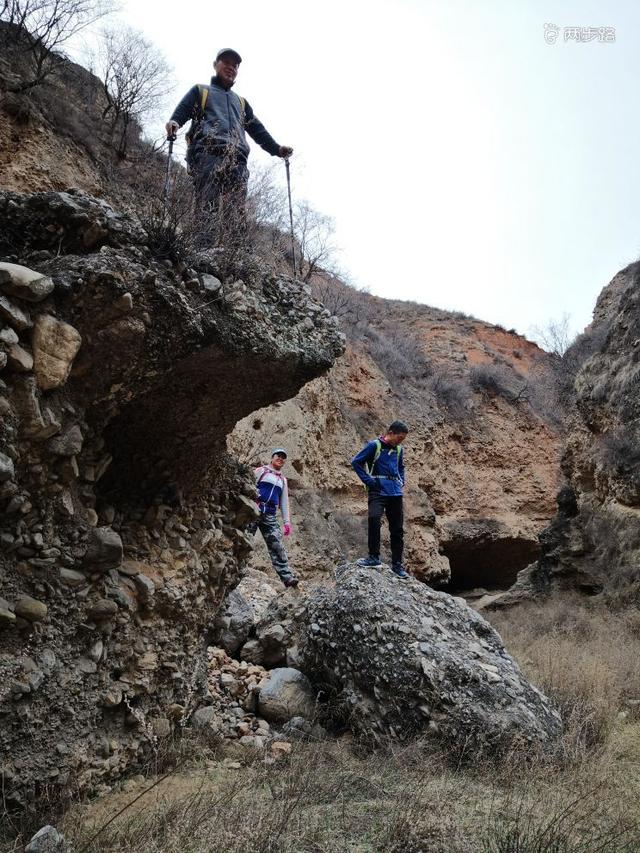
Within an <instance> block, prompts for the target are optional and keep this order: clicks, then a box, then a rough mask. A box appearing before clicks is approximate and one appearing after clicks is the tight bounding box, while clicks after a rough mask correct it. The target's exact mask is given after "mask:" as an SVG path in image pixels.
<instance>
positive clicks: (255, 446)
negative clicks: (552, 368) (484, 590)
mask: <svg viewBox="0 0 640 853" xmlns="http://www.w3.org/2000/svg"><path fill="white" fill-rule="evenodd" d="M368 299H369V300H371V302H372V304H373V305H374V306H375V307H376V309H377V310H379V311H382V312H383V317H384V321H385V322H388V321H389V318H390V319H391V320H392V321H393V322H394V323H395V324H396V325H397V327H398V329H400V330H401V335H402V336H403V337H411V338H412V339H413V340H415V341H416V351H415V353H414V354H413V356H412V357H414V358H416V359H417V360H418V362H419V363H420V364H419V366H418V368H417V369H416V375H417V376H419V375H420V373H421V372H423V373H425V374H427V373H428V374H429V376H430V378H429V380H428V381H427V382H426V383H425V382H420V381H418V380H415V381H409V382H404V383H402V384H400V383H398V382H393V381H390V379H389V376H388V374H387V372H385V370H384V359H382V361H380V360H376V359H375V358H374V357H372V354H371V352H370V350H369V349H368V348H367V345H366V342H365V341H364V337H365V334H366V332H365V333H363V335H362V336H361V339H358V336H357V335H352V336H351V340H350V343H349V346H348V348H347V352H346V354H345V355H344V356H343V357H342V358H340V359H339V360H338V361H337V362H336V365H335V366H334V367H333V368H332V369H331V371H330V372H329V373H328V374H327V375H326V376H324V377H322V378H320V379H317V380H314V381H313V382H311V383H309V384H308V385H307V386H305V387H304V388H303V389H302V390H301V391H300V393H299V394H298V395H297V396H296V398H295V399H293V400H289V401H287V402H284V403H279V404H277V405H275V406H270V407H268V408H266V409H263V410H260V411H257V412H255V413H253V414H252V415H251V416H250V417H248V418H246V419H244V420H243V421H240V422H239V423H238V425H237V426H236V427H235V429H234V431H233V432H232V434H231V436H230V439H229V448H230V450H231V452H232V453H233V454H234V455H237V456H238V458H240V459H242V460H243V461H245V462H247V463H252V464H253V463H257V462H258V461H268V458H269V453H270V450H271V448H272V447H274V446H279V445H282V446H284V447H285V448H286V449H287V451H288V452H289V459H288V465H287V468H286V469H285V471H286V473H287V475H288V476H289V478H290V481H289V482H290V489H291V495H292V515H293V526H294V533H293V535H292V537H291V539H289V540H288V542H289V544H288V546H287V547H288V549H289V551H290V554H291V557H292V562H293V564H294V566H295V568H296V571H300V572H301V574H302V575H303V576H305V574H307V573H310V574H311V575H313V574H315V573H325V572H328V571H331V570H332V569H333V567H334V565H335V563H336V562H339V561H341V560H350V559H353V558H355V557H357V556H362V555H363V554H364V553H365V551H366V494H365V491H364V489H363V488H362V486H361V485H360V483H359V481H358V479H357V478H356V476H355V474H354V473H353V470H352V469H351V465H350V460H351V458H352V457H353V456H354V455H355V453H356V452H357V451H358V450H359V449H360V447H361V446H362V444H363V442H364V441H366V440H369V439H371V438H374V437H375V436H376V435H378V434H380V433H381V432H383V431H384V430H385V428H386V427H387V426H388V425H389V423H390V422H391V421H392V420H393V419H394V418H398V417H399V418H402V419H404V420H406V421H407V422H408V423H409V425H410V427H411V432H410V434H409V437H408V439H407V441H406V443H405V459H406V466H407V475H408V482H407V489H406V501H405V530H406V543H407V548H406V557H407V564H408V565H409V567H410V568H411V570H412V571H413V572H415V573H416V575H417V576H418V577H421V578H423V579H425V580H427V581H428V582H430V583H449V585H450V588H451V589H453V590H470V589H472V588H475V587H488V588H502V589H506V588H508V587H509V586H510V585H511V584H512V583H513V582H514V581H515V579H516V576H517V573H518V572H519V571H520V570H522V569H523V568H524V567H525V566H527V565H529V564H530V563H531V562H532V561H534V560H535V559H536V557H537V556H538V554H539V542H538V534H539V533H540V531H541V530H542V529H543V528H544V527H545V526H546V525H547V524H548V522H549V519H550V518H551V517H552V516H553V513H554V511H555V495H556V493H557V491H558V488H559V485H560V469H559V456H560V446H561V442H560V434H559V429H558V427H557V426H555V425H554V424H553V422H552V418H551V417H550V416H549V415H550V414H551V413H548V414H547V415H546V416H545V414H544V413H542V414H541V413H538V412H537V411H536V410H535V408H534V407H533V406H532V405H531V402H530V399H529V398H530V397H531V396H532V391H534V390H535V389H536V388H537V387H538V386H539V385H540V384H541V383H544V382H545V381H547V379H546V372H547V371H548V363H547V358H548V357H547V356H546V354H545V353H543V352H541V350H540V349H539V348H538V347H537V346H535V345H534V344H532V343H531V342H529V341H527V340H525V339H523V338H522V337H520V336H518V335H516V334H515V333H511V332H507V331H505V330H503V329H499V328H496V327H493V326H490V325H489V324H487V323H483V322H481V321H478V320H474V319H471V318H464V317H459V316H455V315H453V314H451V313H448V312H445V311H439V310H437V309H433V308H428V307H427V306H420V305H414V304H406V303H405V304H403V303H399V302H393V301H388V300H380V299H376V298H375V297H368ZM374 323H375V321H374ZM420 365H421V367H420ZM484 368H487V369H489V370H498V369H499V370H503V369H504V370H507V369H508V371H509V376H510V377H511V378H510V379H509V382H510V383H512V387H513V392H511V391H509V392H508V393H507V392H506V390H505V389H503V390H504V391H505V393H492V392H491V390H489V391H487V390H483V389H480V390H476V391H472V390H471V388H470V386H469V376H470V375H471V374H472V373H473V371H474V369H475V370H479V371H480V374H478V375H480V377H482V373H481V369H484ZM438 377H442V387H443V388H444V391H441V392H439V389H438V385H437V383H438V382H439V381H440V380H439V379H438ZM476 384H477V383H476ZM434 388H435V392H434ZM447 389H452V390H450V392H448V391H447ZM464 389H466V391H465V390H464ZM438 393H440V397H438ZM446 393H451V394H454V393H455V394H463V393H466V394H467V395H468V399H466V401H465V408H464V411H463V412H458V413H457V414H456V415H455V416H453V415H452V414H451V412H450V411H448V410H447V408H446V405H445V404H444V403H443V397H444V395H445V394H446ZM518 394H520V398H519V399H518ZM445 402H446V400H445ZM383 541H384V540H383ZM383 547H384V545H383ZM252 565H255V566H266V565H268V557H267V555H266V553H265V552H264V550H263V549H262V548H261V547H260V545H259V546H258V547H257V548H256V553H255V555H254V556H253V557H252Z"/></svg>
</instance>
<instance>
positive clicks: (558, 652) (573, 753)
mask: <svg viewBox="0 0 640 853" xmlns="http://www.w3.org/2000/svg"><path fill="white" fill-rule="evenodd" d="M492 621H493V623H494V625H495V626H496V627H497V628H498V630H499V631H500V632H501V634H502V636H503V639H504V641H505V644H506V646H507V648H508V649H509V651H510V653H511V654H512V655H513V656H514V657H515V658H516V660H517V661H518V662H519V663H520V665H521V666H522V668H523V670H524V672H525V674H526V675H527V677H528V678H529V679H530V680H531V681H532V682H533V683H534V684H536V685H537V686H538V687H540V689H541V690H543V691H544V692H545V693H546V694H547V695H548V696H550V697H551V698H552V699H553V700H554V701H555V702H556V704H557V705H558V708H559V710H560V713H561V714H562V717H563V720H564V723H565V727H566V735H565V740H564V746H565V753H566V758H568V759H570V760H580V759H581V758H582V757H584V756H586V755H588V753H589V751H590V750H592V749H594V748H597V747H601V746H603V745H605V744H606V743H607V740H608V738H609V735H610V734H611V732H612V730H613V728H614V726H615V724H616V722H617V721H618V719H619V715H620V714H623V715H626V716H627V717H634V716H636V714H637V708H638V706H637V705H636V704H635V703H636V702H638V701H639V700H640V668H639V667H638V661H639V660H640V611H638V610H636V609H635V608H634V609H630V610H627V611H624V612H621V613H612V612H611V611H610V610H608V609H607V608H606V607H604V606H603V604H602V603H601V602H600V601H598V600H595V599H593V600H589V599H586V600H585V599H580V598H578V597H572V596H567V597H561V598H560V597H559V598H557V599H555V600H552V601H549V602H547V603H545V604H544V605H543V606H529V607H521V608H517V609H514V610H512V611H508V612H506V613H500V614H495V615H494V616H492Z"/></svg>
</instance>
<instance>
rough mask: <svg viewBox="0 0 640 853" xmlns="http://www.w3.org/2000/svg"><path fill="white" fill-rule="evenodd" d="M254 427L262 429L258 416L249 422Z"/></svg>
mask: <svg viewBox="0 0 640 853" xmlns="http://www.w3.org/2000/svg"><path fill="white" fill-rule="evenodd" d="M251 426H252V427H253V428H254V429H262V421H261V420H260V418H256V419H255V420H254V422H253V423H252V424H251Z"/></svg>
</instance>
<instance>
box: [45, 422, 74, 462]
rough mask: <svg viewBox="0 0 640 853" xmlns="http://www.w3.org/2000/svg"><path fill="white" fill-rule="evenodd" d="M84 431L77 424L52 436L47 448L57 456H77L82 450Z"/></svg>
mask: <svg viewBox="0 0 640 853" xmlns="http://www.w3.org/2000/svg"><path fill="white" fill-rule="evenodd" d="M82 443H83V438H82V432H81V430H80V427H79V426H78V425H77V424H74V425H73V426H71V427H69V428H68V429H66V430H64V432H61V433H60V435H56V436H54V438H50V439H49V441H48V442H47V448H48V449H49V450H50V451H51V452H52V453H55V454H56V456H76V455H77V454H78V453H80V451H81V450H82Z"/></svg>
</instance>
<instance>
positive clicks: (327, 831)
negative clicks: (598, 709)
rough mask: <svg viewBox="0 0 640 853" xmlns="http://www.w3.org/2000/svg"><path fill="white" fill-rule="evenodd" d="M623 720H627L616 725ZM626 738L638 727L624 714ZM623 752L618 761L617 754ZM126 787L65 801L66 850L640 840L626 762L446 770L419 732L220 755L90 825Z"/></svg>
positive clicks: (606, 847) (194, 852) (608, 847)
mask: <svg viewBox="0 0 640 853" xmlns="http://www.w3.org/2000/svg"><path fill="white" fill-rule="evenodd" d="M629 728H631V726H630V727H629ZM633 735H634V739H635V738H637V736H638V727H637V726H635V724H633ZM629 764H630V763H629ZM150 784H151V782H147V783H145V785H140V787H139V789H136V790H135V791H129V792H128V793H124V792H120V793H117V792H114V793H113V794H112V795H110V796H109V797H107V798H105V799H103V800H102V801H100V802H99V803H97V804H96V805H91V804H89V805H85V806H83V807H80V806H77V807H75V808H74V809H73V810H72V811H71V812H70V813H69V814H68V815H67V817H66V819H65V821H64V824H63V826H62V828H63V830H64V832H65V834H66V835H67V837H68V838H69V839H70V840H72V841H73V843H74V851H76V853H88V851H89V850H91V851H92V853H94V852H95V853H107V851H109V853H134V851H135V852H136V853H178V851H180V853H210V852H211V851H225V853H227V851H228V853H236V851H237V853H240V851H243V853H275V851H278V853H294V851H295V853H298V851H300V853H302V851H305V852H307V851H308V853H320V851H329V853H333V851H335V853H338V851H345V850H352V851H363V853H364V851H386V853H400V851H402V853H411V852H412V851H413V853H418V851H441V853H463V851H464V853H466V852H467V851H469V853H470V851H486V853H503V852H504V853H511V851H512V853H530V851H531V853H532V851H536V853H543V851H557V853H560V851H562V853H565V852H566V853H578V851H580V853H582V852H583V851H584V853H586V851H593V853H595V851H597V850H598V851H599V850H602V851H627V850H628V851H632V850H638V849H640V834H639V832H638V830H637V827H636V821H635V817H634V814H633V808H634V805H635V802H636V799H637V795H638V789H639V787H640V779H639V778H638V772H637V771H635V773H634V774H632V773H630V772H629V765H628V764H627V763H626V762H622V763H621V762H620V761H619V760H618V761H617V762H616V763H613V762H610V761H605V760H603V758H602V756H600V757H599V758H598V760H597V761H596V762H583V763H582V765H581V767H580V769H579V771H576V770H575V769H574V770H572V771H570V772H567V771H563V770H559V769H557V768H550V767H538V768H529V771H528V772H527V773H523V772H522V765H520V766H519V769H516V768H515V766H514V767H511V768H502V769H501V770H496V768H494V767H492V768H482V767H477V768H475V770H473V771H470V770H469V769H465V770H459V771H457V770H454V769H452V768H451V767H449V766H448V765H447V762H446V761H445V758H444V757H443V756H437V755H433V754H432V753H425V751H424V750H423V749H421V748H420V746H419V745H415V744H414V745H412V746H411V747H407V748H398V747H396V748H395V749H389V750H387V751H386V752H385V753H384V754H381V753H376V754H374V755H367V756H359V755H356V754H354V752H353V749H352V748H351V746H350V744H348V743H345V744H340V743H338V744H326V743H325V744H316V745H299V746H298V747H297V748H296V750H295V752H294V754H293V755H292V756H291V758H290V759H289V760H287V761H285V762H284V763H281V764H278V765H265V764H264V763H263V762H262V761H260V760H256V761H254V762H253V763H250V764H248V765H246V766H243V767H239V768H237V769H232V768H230V767H228V766H225V764H224V763H222V762H217V763H213V762H212V763H210V766H208V767H207V766H202V765H200V766H199V767H194V768H193V769H192V770H190V771H189V772H188V773H187V772H185V771H182V772H180V773H176V774H175V775H174V776H172V777H169V778H168V779H166V780H164V782H163V783H161V784H160V785H157V787H156V788H154V789H153V790H150V791H149V792H148V793H147V794H146V795H144V796H143V797H142V798H140V799H138V800H137V801H135V802H133V804H132V805H131V806H130V808H128V809H127V810H125V811H124V812H123V813H122V814H121V815H120V816H119V817H118V818H117V819H116V820H115V821H113V822H112V823H111V824H110V825H108V826H106V827H105V829H104V830H103V831H102V832H101V833H100V834H99V835H98V836H97V837H96V832H97V830H99V829H100V827H101V826H103V825H104V824H105V823H106V819H107V817H108V816H111V815H113V814H115V813H117V811H118V810H119V809H120V808H122V806H123V805H126V803H127V802H132V801H133V800H134V798H135V797H136V796H138V794H139V793H140V792H141V791H142V790H144V788H145V786H146V787H147V788H148V787H149V785H150Z"/></svg>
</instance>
